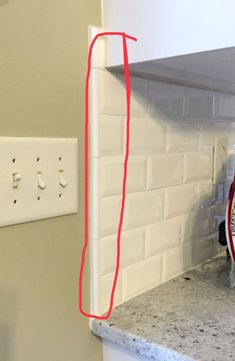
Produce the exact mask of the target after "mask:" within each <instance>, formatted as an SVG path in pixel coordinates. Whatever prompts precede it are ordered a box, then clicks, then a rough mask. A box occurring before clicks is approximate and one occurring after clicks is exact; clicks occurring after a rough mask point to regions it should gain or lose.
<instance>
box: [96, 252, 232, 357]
mask: <svg viewBox="0 0 235 361" xmlns="http://www.w3.org/2000/svg"><path fill="white" fill-rule="evenodd" d="M229 272H230V262H229V261H227V260H226V258H225V257H224V256H223V257H218V258H216V259H214V260H212V261H210V262H207V263H206V264H204V265H203V266H200V267H199V268H197V269H195V270H193V271H190V272H188V273H186V274H184V275H182V276H179V277H177V278H175V279H173V280H171V281H169V282H167V283H165V284H163V285H161V286H159V287H156V288H154V289H152V290H150V291H148V292H146V293H144V294H142V295H140V296H137V297H135V298H133V299H131V300H130V301H128V302H125V303H124V304H122V305H121V306H119V307H116V308H115V309H114V310H113V313H112V315H111V317H110V318H109V320H107V321H99V320H93V321H92V332H93V333H94V334H96V335H98V336H100V337H102V338H103V339H104V340H106V341H110V342H113V343H114V344H116V345H119V346H121V347H123V348H125V349H127V350H129V351H132V352H134V353H136V354H138V355H141V356H143V357H147V359H149V360H153V361H169V360H174V361H176V360H177V361H178V360H182V361H186V360H187V361H189V360H197V361H199V360H203V361H227V360H232V361H234V360H235V289H230V288H229Z"/></svg>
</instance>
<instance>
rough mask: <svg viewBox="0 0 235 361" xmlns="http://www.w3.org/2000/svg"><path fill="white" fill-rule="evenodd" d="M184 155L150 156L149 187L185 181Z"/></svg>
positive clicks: (165, 185)
mask: <svg viewBox="0 0 235 361" xmlns="http://www.w3.org/2000/svg"><path fill="white" fill-rule="evenodd" d="M183 172H184V155H183V154H164V155H154V156H149V157H148V177H147V181H148V189H154V188H160V187H167V186H171V185H176V184H182V183H183Z"/></svg>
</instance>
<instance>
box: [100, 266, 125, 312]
mask: <svg viewBox="0 0 235 361" xmlns="http://www.w3.org/2000/svg"><path fill="white" fill-rule="evenodd" d="M113 279H114V272H111V273H107V274H105V275H103V276H100V284H99V289H100V299H99V304H100V307H99V308H100V314H103V313H105V312H107V310H108V308H109V303H110V295H111V290H112V285H113ZM122 301H123V297H122V271H120V272H119V276H118V281H117V286H116V291H115V297H114V306H116V305H119V304H120V303H122Z"/></svg>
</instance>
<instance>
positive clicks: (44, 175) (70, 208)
mask: <svg viewBox="0 0 235 361" xmlns="http://www.w3.org/2000/svg"><path fill="white" fill-rule="evenodd" d="M0 2H1V0H0ZM77 144H78V141H77V139H75V138H26V137H23V138H21V137H0V154H1V155H2V156H1V172H0V200H1V201H0V215H1V217H0V227H3V226H7V225H11V224H18V223H24V222H31V221H35V220H38V219H45V218H51V217H57V216H62V215H66V214H73V213H77V211H78V187H77V184H78V168H77V166H78V161H77V160H78V146H77ZM0 359H1V356H0Z"/></svg>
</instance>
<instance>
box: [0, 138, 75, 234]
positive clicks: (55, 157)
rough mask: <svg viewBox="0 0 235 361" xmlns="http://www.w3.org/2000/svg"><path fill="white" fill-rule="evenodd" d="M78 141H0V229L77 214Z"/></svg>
mask: <svg viewBox="0 0 235 361" xmlns="http://www.w3.org/2000/svg"><path fill="white" fill-rule="evenodd" d="M77 173H78V171H77V139H74V138H15V137H14V138H11V137H0V227H2V226H7V225H11V224H17V223H24V222H29V221H33V220H37V219H43V218H50V217H56V216H61V215H64V214H70V213H76V212H77V183H78V182H77Z"/></svg>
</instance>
